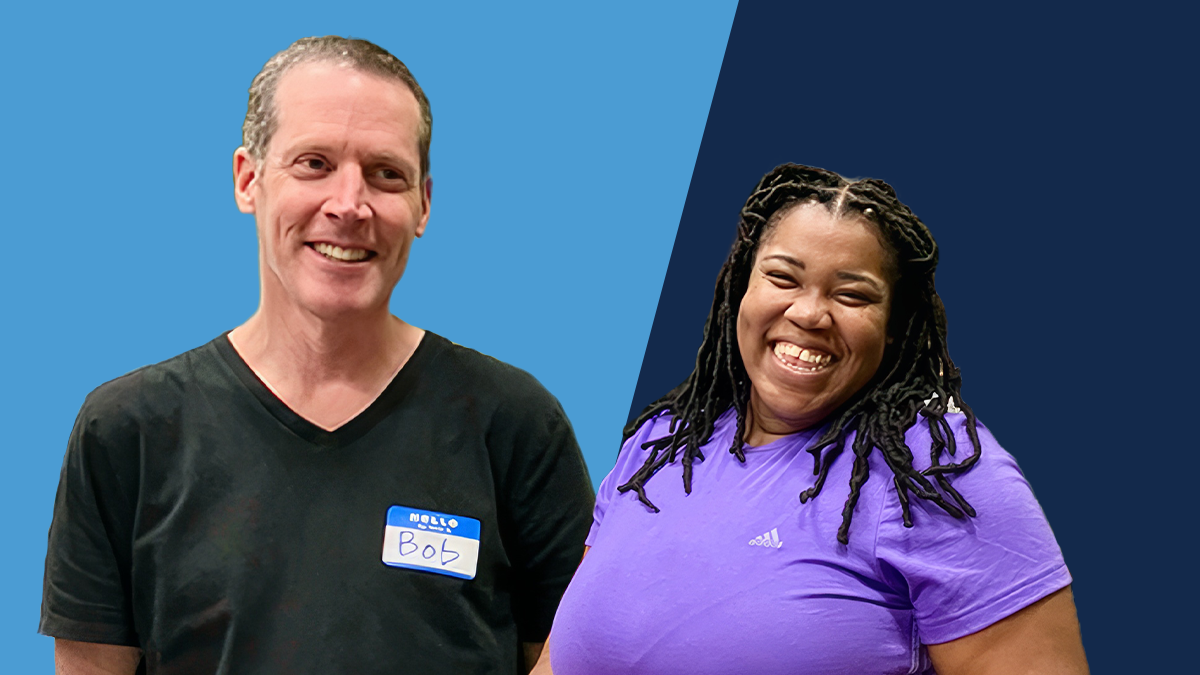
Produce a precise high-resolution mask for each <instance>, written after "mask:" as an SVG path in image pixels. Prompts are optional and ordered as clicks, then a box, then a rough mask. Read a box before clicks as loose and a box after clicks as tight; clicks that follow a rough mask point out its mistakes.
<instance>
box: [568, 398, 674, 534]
mask: <svg viewBox="0 0 1200 675" xmlns="http://www.w3.org/2000/svg"><path fill="white" fill-rule="evenodd" d="M666 419H668V418H667V417H666V416H663V415H660V416H658V417H655V418H653V419H650V420H646V422H644V423H643V424H642V426H640V427H638V429H637V431H635V432H634V433H633V435H632V436H630V437H629V438H627V439H625V442H624V443H622V444H621V451H620V453H619V454H618V455H617V463H616V465H615V466H613V469H612V471H609V472H608V475H607V476H605V477H604V480H603V481H601V482H600V489H599V490H598V491H597V492H596V507H595V508H594V509H592V527H591V529H590V530H589V531H588V535H587V541H586V542H585V543H586V544H587V545H588V546H593V545H595V541H596V536H597V535H598V534H599V532H600V523H601V522H603V520H604V512H605V511H607V510H608V505H609V504H611V503H612V501H613V499H615V498H616V496H617V488H618V487H619V486H621V485H624V484H625V483H627V482H628V481H629V478H630V477H631V476H633V474H635V473H637V470H638V469H640V468H642V464H644V463H645V462H646V458H647V457H649V454H648V451H646V450H643V449H642V444H643V443H645V442H647V441H651V440H654V439H655V438H658V437H660V436H665V435H666V430H665V429H658V430H657V431H656V429H657V428H658V427H659V426H661V425H660V424H659V421H660V420H666ZM655 434H657V435H655Z"/></svg>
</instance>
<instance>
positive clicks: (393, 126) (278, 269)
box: [234, 63, 432, 318]
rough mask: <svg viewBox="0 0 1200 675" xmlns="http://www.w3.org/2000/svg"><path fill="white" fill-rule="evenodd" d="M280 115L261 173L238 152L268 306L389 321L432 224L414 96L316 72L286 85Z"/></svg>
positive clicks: (239, 186)
mask: <svg viewBox="0 0 1200 675" xmlns="http://www.w3.org/2000/svg"><path fill="white" fill-rule="evenodd" d="M275 110H276V114H277V120H278V125H277V127H276V130H275V134H274V136H272V138H271V141H270V143H269V144H268V146H267V148H266V149H265V150H264V158H263V161H262V163H261V165H259V164H257V163H256V162H255V160H254V158H252V157H251V156H250V155H249V153H247V152H246V151H245V149H243V148H239V149H238V151H237V152H236V153H235V154H234V181H235V196H236V198H237V202H238V208H240V209H241V210H242V211H243V212H245V213H253V214H254V215H255V220H256V222H257V224H258V239H259V265H260V273H261V275H262V290H263V298H262V305H263V307H264V308H266V309H270V310H271V311H283V312H284V313H290V312H298V313H304V314H309V315H312V316H315V317H318V318H334V317H337V316H344V315H347V314H348V313H355V312H363V311H368V312H369V311H373V310H374V311H379V310H382V311H384V312H386V311H387V306H388V300H389V299H390V297H391V293H392V289H393V288H395V286H396V283H397V282H398V281H399V280H400V276H401V275H402V274H404V267H405V265H406V264H407V262H408V252H409V249H410V248H411V246H412V241H413V238H414V237H419V236H421V235H422V234H423V233H424V231H425V223H426V222H427V221H428V220H429V201H430V191H431V188H432V183H431V182H430V181H428V180H422V178H421V174H420V166H421V157H420V150H419V148H418V143H417V139H418V133H417V132H418V126H419V123H420V109H419V107H418V105H417V100H416V98H415V97H414V96H413V95H412V92H410V91H409V90H408V88H407V87H405V86H404V84H403V83H400V82H396V81H394V80H386V79H383V78H380V77H377V76H374V75H370V74H367V73H362V72H359V71H356V70H353V69H350V68H348V67H344V66H340V65H335V64H329V63H311V64H304V65H300V66H296V67H295V68H293V69H292V70H290V71H288V72H287V73H285V74H284V75H283V77H282V78H281V79H280V82H279V86H278V88H277V89H276V93H275Z"/></svg>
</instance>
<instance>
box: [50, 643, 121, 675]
mask: <svg viewBox="0 0 1200 675" xmlns="http://www.w3.org/2000/svg"><path fill="white" fill-rule="evenodd" d="M141 660H142V650H140V649H138V648H137V647H126V646H123V645H104V644H99V643H96V642H78V641H76V640H63V639H62V638H56V639H55V640H54V673H55V675H132V674H133V673H134V672H136V671H137V667H138V663H139V662H141Z"/></svg>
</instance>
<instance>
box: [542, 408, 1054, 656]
mask: <svg viewBox="0 0 1200 675" xmlns="http://www.w3.org/2000/svg"><path fill="white" fill-rule="evenodd" d="M948 420H949V421H950V422H951V423H952V426H953V428H954V430H955V436H956V439H957V445H958V456H957V457H956V458H954V459H955V461H961V459H963V457H964V456H965V455H967V454H969V453H970V452H971V451H972V449H971V446H970V443H969V440H968V438H967V435H966V432H965V430H964V429H963V424H964V422H965V418H964V417H963V416H962V415H950V416H948ZM668 421H669V420H668V419H667V418H666V417H665V416H664V417H659V418H656V419H655V420H652V421H649V422H647V423H646V424H644V425H643V426H642V428H641V429H639V430H638V431H637V433H635V434H634V436H633V437H632V438H630V439H629V440H628V441H627V442H626V443H625V444H624V447H622V449H621V453H620V456H619V458H618V460H617V464H616V467H615V468H614V469H613V471H612V473H610V474H609V476H608V477H607V478H606V479H605V480H604V482H603V483H602V484H601V487H600V491H599V494H598V495H597V499H596V507H595V511H594V516H593V520H594V522H593V525H592V529H591V532H590V533H589V535H588V540H587V543H588V545H590V546H591V547H592V549H591V550H590V551H589V553H588V555H587V557H586V558H585V560H584V562H583V564H582V565H581V566H580V569H579V570H578V571H577V572H576V575H575V579H574V580H573V581H572V583H571V586H570V587H569V588H568V590H567V593H566V595H565V596H564V598H563V602H562V604H561V605H560V607H559V611H558V615H557V616H556V618H555V623H554V629H553V635H554V637H553V639H552V640H551V665H552V667H553V669H554V672H555V675H610V674H611V675H617V674H621V675H638V674H641V673H645V674H651V673H653V674H655V675H672V674H674V673H680V674H685V673H686V674H687V675H704V674H708V673H712V674H714V675H716V674H724V675H728V674H729V673H754V674H755V675H770V674H772V673H780V674H782V673H806V674H808V675H820V674H825V673H828V674H833V673H845V674H851V673H853V674H855V675H862V674H863V673H872V674H876V673H879V674H883V673H932V672H933V670H932V668H931V666H930V664H929V660H928V656H927V653H926V650H925V649H924V646H923V645H925V644H931V643H939V642H946V641H949V640H953V639H955V638H959V637H962V636H964V635H968V634H970V633H973V632H976V631H978V630H981V629H983V628H985V627H987V626H988V625H990V624H992V623H994V622H996V621H998V620H1000V619H1002V618H1004V617H1006V616H1009V615H1010V614H1013V613H1014V612H1016V611H1018V610H1020V609H1021V608H1023V607H1025V606H1027V605H1029V604H1031V603H1033V602H1035V601H1037V600H1038V599H1040V598H1042V597H1045V596H1046V595H1049V594H1050V593H1053V592H1054V591H1057V590H1059V589H1061V588H1063V587H1065V586H1066V585H1068V584H1069V583H1070V581H1071V577H1070V575H1069V574H1068V572H1067V569H1066V566H1065V565H1064V563H1063V559H1062V555H1061V552H1060V550H1059V548H1058V545H1057V543H1056V542H1055V540H1054V536H1053V534H1052V533H1051V531H1050V527H1049V525H1048V524H1047V522H1046V519H1045V516H1044V515H1043V513H1042V510H1041V508H1040V507H1039V506H1038V504H1037V501H1036V500H1035V499H1034V497H1033V493H1032V492H1031V490H1030V488H1029V485H1028V483H1027V482H1026V481H1025V479H1024V477H1023V476H1022V474H1021V471H1020V470H1019V469H1018V468H1017V465H1016V463H1015V461H1014V460H1013V458H1012V456H1011V455H1009V454H1008V453H1007V452H1005V451H1004V450H1003V449H1002V448H1001V447H1000V446H999V444H997V443H996V440H995V439H994V438H993V437H992V435H991V434H990V433H989V432H988V431H987V430H986V429H985V428H984V427H983V426H982V425H980V427H979V435H980V441H981V444H982V452H983V454H982V457H981V458H980V460H979V462H978V463H977V464H976V465H975V466H974V467H973V468H972V469H971V470H970V471H968V472H967V473H965V474H961V475H958V476H955V477H953V478H951V482H952V484H953V485H954V487H955V488H956V489H958V490H959V491H960V492H961V493H962V494H963V495H964V496H965V497H966V498H967V500H968V501H969V502H970V503H971V504H972V505H973V506H974V507H975V508H976V509H977V512H978V517H976V518H964V519H955V518H953V517H951V516H950V515H948V514H947V513H945V512H944V511H942V510H941V508H939V507H937V506H936V505H933V504H931V503H928V502H926V501H925V500H923V499H920V498H918V497H916V496H915V495H911V494H910V501H911V505H912V516H913V520H914V522H915V527H912V528H906V527H904V525H903V521H902V516H901V508H900V504H899V501H898V498H897V495H896V488H895V486H894V484H893V482H892V480H891V478H892V475H893V474H892V472H891V470H890V469H889V468H888V467H887V465H886V463H885V461H884V459H883V458H882V456H881V455H880V453H879V452H878V451H873V452H872V453H871V455H870V475H871V478H870V479H869V480H868V481H867V483H866V484H865V485H864V486H863V488H862V493H861V497H860V499H859V502H858V505H857V508H856V510H855V512H854V519H853V523H852V525H851V528H850V543H849V545H842V544H839V543H838V541H837V530H838V527H839V526H840V524H841V522H842V516H841V512H842V508H843V506H844V505H845V503H846V497H847V496H848V494H849V481H850V472H851V466H852V464H853V463H854V453H853V450H852V449H851V446H852V443H853V440H854V437H853V435H851V436H850V437H849V438H848V439H847V441H846V451H845V452H843V454H842V455H841V456H840V457H838V458H837V460H836V461H835V462H834V464H833V466H832V467H831V469H830V473H829V477H828V480H827V482H826V483H825V486H824V489H823V491H822V492H821V494H820V495H819V496H818V497H817V498H816V499H815V500H811V501H809V502H808V503H807V504H801V503H800V501H799V499H798V495H799V494H800V493H801V492H802V491H804V490H805V489H807V488H808V487H810V486H812V485H813V484H814V482H815V480H816V477H815V475H814V472H813V460H812V456H811V455H810V454H809V453H807V452H805V450H806V448H807V447H808V446H809V444H810V443H811V442H813V441H814V440H816V438H818V437H819V434H820V433H821V432H822V431H824V430H823V429H818V430H810V431H804V432H800V433H797V434H793V435H791V436H788V437H785V438H783V439H779V440H777V441H775V442H772V443H770V444H767V445H764V446H760V447H757V448H746V453H745V455H746V462H745V464H742V463H740V462H738V460H737V458H736V457H734V456H733V455H732V454H730V453H729V452H728V448H729V447H730V445H731V440H732V434H733V432H734V427H735V420H734V416H733V414H732V412H729V413H727V414H726V415H724V416H723V417H722V418H721V419H720V420H719V422H718V424H717V425H716V430H715V431H714V433H713V436H712V438H711V439H710V441H709V443H708V444H706V445H705V446H704V448H703V451H704V456H705V457H706V459H705V460H704V461H703V462H698V463H697V464H696V465H695V473H694V476H693V481H692V493H691V494H690V495H687V494H685V493H684V490H683V486H682V481H681V476H682V468H681V466H680V464H679V463H678V462H677V463H675V464H673V465H668V466H667V467H665V468H664V469H662V470H661V471H660V472H659V473H658V474H657V475H655V476H654V477H653V478H651V479H650V480H649V481H648V482H647V483H646V485H645V489H646V494H647V496H648V497H649V499H650V500H651V501H652V502H653V503H654V504H655V505H656V506H658V507H659V508H660V509H661V512H660V513H653V512H652V511H651V510H650V509H649V508H647V507H646V506H644V505H643V504H641V503H640V502H639V501H638V499H637V496H636V494H635V492H634V491H628V492H625V493H623V494H622V493H618V492H617V489H616V488H617V486H619V485H621V484H623V483H625V482H626V481H627V480H628V479H629V477H630V476H631V475H632V474H633V473H634V472H635V471H636V470H637V469H638V468H640V467H641V465H642V464H643V462H644V461H645V459H646V457H647V454H648V452H649V451H647V450H643V449H642V448H641V445H642V443H644V442H646V441H649V440H652V439H656V438H660V437H663V436H665V435H666V433H667V425H668ZM906 440H907V443H908V446H909V448H911V449H912V451H913V454H914V455H915V456H916V460H915V464H916V466H917V467H918V468H924V467H927V466H929V463H930V460H929V449H930V447H931V446H930V442H931V441H930V436H929V432H928V429H927V427H926V424H925V422H924V421H923V420H922V421H921V422H919V423H918V424H917V425H915V426H914V427H913V428H912V429H910V430H909V431H908V433H907V435H906ZM946 461H947V460H946V459H945V458H944V459H943V460H942V463H946Z"/></svg>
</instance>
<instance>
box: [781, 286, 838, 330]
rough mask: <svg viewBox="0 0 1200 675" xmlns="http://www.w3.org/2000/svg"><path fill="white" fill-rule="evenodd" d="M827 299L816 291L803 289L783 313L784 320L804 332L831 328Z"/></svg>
mask: <svg viewBox="0 0 1200 675" xmlns="http://www.w3.org/2000/svg"><path fill="white" fill-rule="evenodd" d="M829 302H830V300H829V298H827V297H825V296H824V294H822V293H821V292H820V291H818V290H817V289H805V291H804V292H803V293H800V294H799V295H797V296H796V297H795V298H793V299H792V304H791V305H789V306H788V308H787V309H786V310H785V311H784V313H783V316H784V318H786V319H788V320H789V321H791V322H792V323H794V324H796V325H797V326H799V327H801V328H803V329H805V330H824V329H827V328H832V327H833V315H832V314H831V313H830V307H829Z"/></svg>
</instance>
